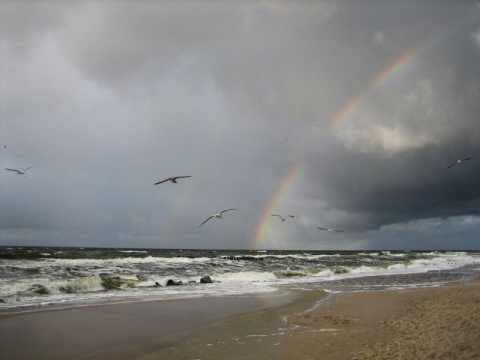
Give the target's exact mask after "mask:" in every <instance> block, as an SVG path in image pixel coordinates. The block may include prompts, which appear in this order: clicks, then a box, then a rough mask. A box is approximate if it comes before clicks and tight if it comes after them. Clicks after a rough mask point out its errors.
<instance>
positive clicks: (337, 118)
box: [331, 12, 479, 129]
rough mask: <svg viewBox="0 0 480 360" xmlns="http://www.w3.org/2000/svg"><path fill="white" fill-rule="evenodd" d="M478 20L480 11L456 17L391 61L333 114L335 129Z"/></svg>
mask: <svg viewBox="0 0 480 360" xmlns="http://www.w3.org/2000/svg"><path fill="white" fill-rule="evenodd" d="M478 22H479V16H478V13H476V12H474V13H473V14H468V16H467V17H466V18H459V19H456V20H454V21H452V23H451V24H450V25H449V26H445V31H443V32H442V33H441V34H439V35H438V34H437V35H436V36H435V37H433V38H429V39H427V40H424V41H422V42H420V43H419V44H417V45H416V46H414V47H412V48H410V49H408V50H406V51H404V52H403V53H402V54H401V55H400V56H399V57H398V58H396V59H394V60H393V61H391V62H390V63H389V64H388V65H387V66H385V67H384V68H383V69H382V70H381V71H380V72H379V73H378V74H377V75H376V76H374V78H373V79H372V81H370V82H369V84H368V85H367V87H366V88H365V89H364V90H363V91H361V92H360V93H359V94H358V95H356V96H355V97H354V98H352V99H351V100H350V101H349V102H348V103H346V104H345V105H344V106H343V108H341V109H340V110H339V111H338V112H337V113H336V114H335V115H334V116H333V119H332V121H331V123H332V127H333V129H337V128H338V127H340V125H342V124H343V123H345V122H346V121H347V120H348V119H351V118H352V115H353V114H354V113H355V111H356V110H357V109H358V108H359V107H360V106H361V105H362V104H363V103H364V101H365V100H366V99H367V98H368V96H369V95H370V94H372V93H373V92H374V91H375V90H376V89H378V88H380V87H382V86H384V85H385V84H386V83H387V82H388V81H389V80H391V79H393V78H394V77H396V76H397V75H399V74H400V73H402V72H403V71H404V70H405V69H406V68H408V67H409V65H410V64H412V63H413V62H414V61H415V60H417V59H418V58H419V57H420V56H421V55H423V54H424V53H426V52H427V51H428V50H430V49H432V48H434V47H436V46H438V45H439V44H440V43H442V42H444V41H445V40H447V39H449V38H452V37H453V36H454V35H455V34H457V33H459V32H462V31H468V30H472V29H473V27H474V26H476V25H478Z"/></svg>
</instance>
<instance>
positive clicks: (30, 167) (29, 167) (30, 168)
mask: <svg viewBox="0 0 480 360" xmlns="http://www.w3.org/2000/svg"><path fill="white" fill-rule="evenodd" d="M31 168H33V166H30V167H28V168H26V169H23V170H22V171H27V170H28V169H31Z"/></svg>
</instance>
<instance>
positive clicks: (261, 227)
mask: <svg viewBox="0 0 480 360" xmlns="http://www.w3.org/2000/svg"><path fill="white" fill-rule="evenodd" d="M302 168H303V166H302V163H299V164H296V165H295V166H294V167H292V169H290V171H289V172H288V174H287V176H285V177H284V179H283V180H282V181H281V182H280V185H279V186H278V188H277V190H276V191H275V194H274V196H273V197H272V198H271V200H270V202H269V203H268V205H267V206H266V208H265V210H264V211H263V214H262V216H261V217H260V221H259V222H258V224H257V226H256V228H255V232H254V235H253V238H252V241H251V245H250V248H251V249H258V248H259V247H260V245H261V243H262V240H263V238H264V236H265V233H266V231H267V229H268V224H269V221H270V219H271V215H272V214H274V213H275V211H276V208H277V206H278V205H279V204H280V202H281V201H282V200H283V199H284V198H285V196H286V195H287V194H288V191H289V190H290V189H291V187H292V185H293V184H294V183H295V180H297V178H298V177H299V175H300V173H301V172H302Z"/></svg>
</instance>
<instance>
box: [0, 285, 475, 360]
mask: <svg viewBox="0 0 480 360" xmlns="http://www.w3.org/2000/svg"><path fill="white" fill-rule="evenodd" d="M479 324H480V277H477V278H475V279H471V280H466V281H460V282H452V283H447V284H444V285H441V286H438V287H425V288H414V289H405V290H376V291H366V292H346V293H340V294H328V293H326V292H324V291H323V290H307V289H302V290H300V289H290V290H289V291H285V292H281V291H280V292H276V293H275V294H273V293H266V294H256V295H248V296H242V297H216V298H198V299H179V300H164V301H155V300H154V301H141V302H136V303H120V304H118V303H117V304H111V303H110V304H100V305H88V306H85V307H75V308H68V309H61V308H60V309H39V310H38V311H35V312H29V313H4V314H0V348H2V358H3V359H5V360H9V359H19V358H24V359H30V358H31V359H33V358H35V359H40V360H41V359H49V360H55V359H82V360H97V359H102V360H110V359H112V360H113V359H117V360H122V359H124V360H127V359H128V360H132V359H133V360H153V359H169V360H176V359H203V360H216V359H219V360H220V359H225V358H228V359H231V360H235V359H245V358H249V359H252V360H255V359H258V360H268V359H272V360H273V359H275V360H276V359H280V360H294V359H295V360H297V359H304V360H307V359H332V360H337V359H338V360H344V359H357V360H360V359H364V360H373V359H387V358H388V359H411V358H417V359H422V358H432V359H436V358H437V359H441V358H455V359H477V358H480V344H478V336H480V325H479ZM227 355H228V356H227Z"/></svg>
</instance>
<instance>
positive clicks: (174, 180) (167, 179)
mask: <svg viewBox="0 0 480 360" xmlns="http://www.w3.org/2000/svg"><path fill="white" fill-rule="evenodd" d="M188 177H192V176H191V175H187V176H172V177H169V178H166V179H165V180H162V181H159V182H156V183H155V184H153V185H158V184H161V183H164V182H166V181H171V182H172V183H174V184H177V179H183V178H188Z"/></svg>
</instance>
